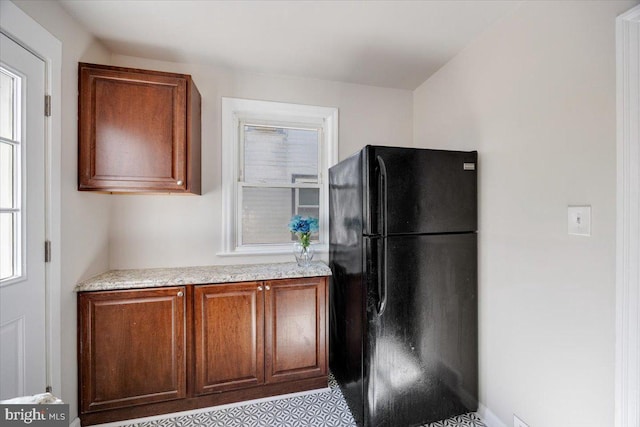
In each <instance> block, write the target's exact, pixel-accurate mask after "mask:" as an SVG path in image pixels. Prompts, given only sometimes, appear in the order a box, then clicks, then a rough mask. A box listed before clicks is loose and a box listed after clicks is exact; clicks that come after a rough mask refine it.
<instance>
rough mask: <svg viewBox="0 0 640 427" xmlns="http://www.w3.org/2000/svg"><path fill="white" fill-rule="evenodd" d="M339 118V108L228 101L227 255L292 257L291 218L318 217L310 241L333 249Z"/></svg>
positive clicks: (225, 107) (225, 144)
mask: <svg viewBox="0 0 640 427" xmlns="http://www.w3.org/2000/svg"><path fill="white" fill-rule="evenodd" d="M337 120H338V111H337V109H336V108H326V107H313V106H307V105H297V104H283V103H277V102H265V101H252V100H242V99H234V98H223V99H222V140H223V147H222V151H223V152H222V180H223V199H224V209H223V210H224V215H223V236H224V243H223V252H222V253H221V255H233V254H261V253H270V254H273V253H289V252H290V251H291V242H292V241H294V240H295V236H293V235H292V233H290V232H289V230H288V229H287V225H288V223H289V220H290V218H291V216H293V215H302V216H313V217H316V218H318V220H319V224H320V230H319V232H318V233H317V234H316V235H315V236H312V241H314V242H315V243H316V244H317V246H316V250H320V251H323V250H326V249H327V242H328V234H329V233H328V231H329V230H328V226H329V219H328V183H327V175H328V173H327V171H328V169H329V166H330V165H333V164H334V163H335V162H336V157H337Z"/></svg>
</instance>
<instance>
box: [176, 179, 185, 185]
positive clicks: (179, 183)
mask: <svg viewBox="0 0 640 427" xmlns="http://www.w3.org/2000/svg"><path fill="white" fill-rule="evenodd" d="M182 184H184V182H183V181H182V180H181V179H179V180H178V181H176V185H182Z"/></svg>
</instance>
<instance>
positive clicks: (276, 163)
mask: <svg viewBox="0 0 640 427" xmlns="http://www.w3.org/2000/svg"><path fill="white" fill-rule="evenodd" d="M243 175H244V176H243V178H244V179H243V181H244V182H273V183H292V182H299V181H300V179H304V181H305V182H318V131H317V130H310V129H287V128H279V127H267V126H249V125H245V126H244V168H243Z"/></svg>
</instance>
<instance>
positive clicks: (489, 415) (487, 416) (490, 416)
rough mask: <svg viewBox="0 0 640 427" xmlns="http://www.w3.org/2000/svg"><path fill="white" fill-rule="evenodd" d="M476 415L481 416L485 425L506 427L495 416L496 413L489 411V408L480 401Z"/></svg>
mask: <svg viewBox="0 0 640 427" xmlns="http://www.w3.org/2000/svg"><path fill="white" fill-rule="evenodd" d="M478 415H479V416H480V418H482V422H484V423H485V424H486V426H487V427H508V426H507V425H506V424H505V423H503V422H502V420H501V419H500V418H498V417H497V416H496V414H494V413H493V412H491V409H489V408H487V407H486V406H484V405H483V404H482V403H481V404H480V405H479V406H478Z"/></svg>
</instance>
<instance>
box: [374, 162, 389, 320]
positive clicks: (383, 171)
mask: <svg viewBox="0 0 640 427" xmlns="http://www.w3.org/2000/svg"><path fill="white" fill-rule="evenodd" d="M376 160H377V162H378V167H379V171H380V175H379V182H378V191H379V198H378V199H379V200H380V201H381V202H382V203H381V206H380V222H381V224H382V234H381V238H382V265H381V266H380V270H379V271H380V276H381V277H380V278H379V279H378V298H379V300H378V307H377V308H378V316H382V313H384V309H385V307H386V306H387V167H386V166H385V164H384V160H383V159H382V157H380V156H377V157H376Z"/></svg>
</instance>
